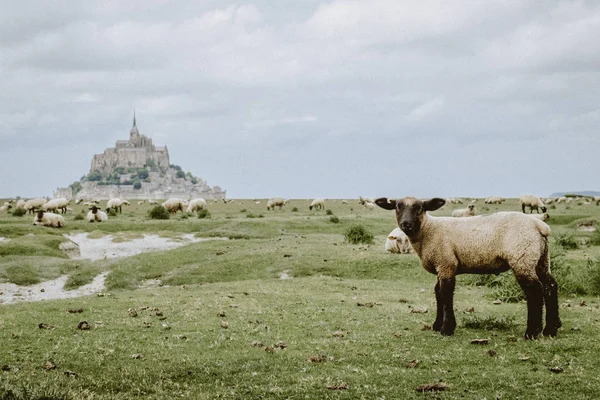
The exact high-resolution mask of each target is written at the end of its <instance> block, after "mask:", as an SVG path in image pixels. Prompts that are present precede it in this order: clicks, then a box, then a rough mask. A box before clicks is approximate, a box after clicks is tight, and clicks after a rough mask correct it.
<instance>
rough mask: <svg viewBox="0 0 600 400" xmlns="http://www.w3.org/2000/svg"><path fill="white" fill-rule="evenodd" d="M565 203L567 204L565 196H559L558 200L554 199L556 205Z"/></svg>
mask: <svg viewBox="0 0 600 400" xmlns="http://www.w3.org/2000/svg"><path fill="white" fill-rule="evenodd" d="M566 202H567V198H566V197H565V196H560V197H559V198H558V199H556V204H560V203H566Z"/></svg>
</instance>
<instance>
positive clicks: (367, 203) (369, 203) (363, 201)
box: [358, 196, 376, 210]
mask: <svg viewBox="0 0 600 400" xmlns="http://www.w3.org/2000/svg"><path fill="white" fill-rule="evenodd" d="M358 204H360V205H362V206H364V207H365V208H366V209H367V210H374V209H375V207H376V205H375V199H371V198H367V197H362V196H360V197H359V199H358Z"/></svg>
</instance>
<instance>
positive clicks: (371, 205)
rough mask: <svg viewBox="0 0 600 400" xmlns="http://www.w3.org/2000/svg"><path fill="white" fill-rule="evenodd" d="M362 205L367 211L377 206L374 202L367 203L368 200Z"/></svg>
mask: <svg viewBox="0 0 600 400" xmlns="http://www.w3.org/2000/svg"><path fill="white" fill-rule="evenodd" d="M363 206H365V208H366V209H367V210H369V211H372V210H374V209H375V207H377V206H376V205H375V203H369V202H368V201H367V202H365V203H364V204H363Z"/></svg>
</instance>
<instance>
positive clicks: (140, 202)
mask: <svg viewBox="0 0 600 400" xmlns="http://www.w3.org/2000/svg"><path fill="white" fill-rule="evenodd" d="M145 202H146V200H140V201H138V202H137V203H138V206H141V205H142V204H144V203H145Z"/></svg>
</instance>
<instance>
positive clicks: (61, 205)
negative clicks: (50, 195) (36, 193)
mask: <svg viewBox="0 0 600 400" xmlns="http://www.w3.org/2000/svg"><path fill="white" fill-rule="evenodd" d="M70 203H71V201H70V200H67V199H66V198H64V197H60V198H58V199H52V200H50V201H48V202H46V203H45V204H44V205H43V206H42V209H43V210H44V211H55V212H56V211H58V210H60V213H61V214H65V213H66V212H67V206H68V205H69V204H70Z"/></svg>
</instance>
